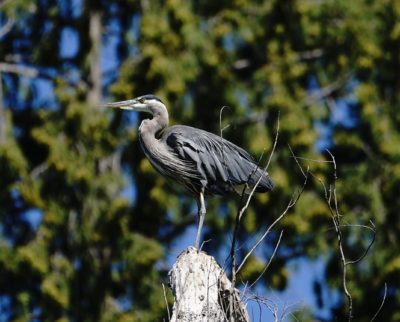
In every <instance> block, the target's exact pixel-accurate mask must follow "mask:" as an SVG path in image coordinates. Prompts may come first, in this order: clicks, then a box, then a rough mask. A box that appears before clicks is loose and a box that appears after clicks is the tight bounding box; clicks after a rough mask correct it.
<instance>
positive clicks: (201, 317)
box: [169, 247, 250, 322]
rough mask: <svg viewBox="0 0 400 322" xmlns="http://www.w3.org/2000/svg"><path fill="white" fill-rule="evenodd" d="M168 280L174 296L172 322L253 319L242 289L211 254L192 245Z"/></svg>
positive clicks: (241, 321)
mask: <svg viewBox="0 0 400 322" xmlns="http://www.w3.org/2000/svg"><path fill="white" fill-rule="evenodd" d="M169 279H170V286H171V288H172V292H173V295H174V305H173V309H172V317H171V320H170V321H171V322H222V321H237V322H249V321H250V319H249V317H248V314H247V310H246V306H245V304H244V303H243V302H242V301H241V299H240V296H239V291H238V290H237V289H234V288H232V283H231V282H230V280H229V279H228V277H227V276H226V275H225V272H224V271H223V269H222V268H221V266H219V265H218V263H217V262H216V261H215V259H214V258H213V257H212V256H209V255H207V254H206V253H204V252H198V251H197V249H195V248H194V247H189V248H188V249H186V250H185V251H184V252H182V253H181V254H180V255H179V257H178V259H177V261H176V262H175V264H174V266H173V267H172V269H171V271H170V272H169ZM232 307H233V310H232V309H231V308H232ZM232 311H233V312H232Z"/></svg>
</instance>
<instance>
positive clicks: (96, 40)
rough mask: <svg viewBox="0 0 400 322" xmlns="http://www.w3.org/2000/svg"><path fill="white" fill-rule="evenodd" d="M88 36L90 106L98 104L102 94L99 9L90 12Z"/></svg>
mask: <svg viewBox="0 0 400 322" xmlns="http://www.w3.org/2000/svg"><path fill="white" fill-rule="evenodd" d="M89 36H90V42H91V45H92V48H91V51H90V55H89V59H90V61H89V65H90V66H89V79H90V83H91V89H90V91H89V95H88V99H89V103H90V105H92V106H100V103H101V96H102V74H101V61H100V57H101V14H100V12H99V11H92V12H91V13H90V21H89Z"/></svg>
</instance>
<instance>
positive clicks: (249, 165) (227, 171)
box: [163, 126, 272, 193]
mask: <svg viewBox="0 0 400 322" xmlns="http://www.w3.org/2000/svg"><path fill="white" fill-rule="evenodd" d="M167 131H168V132H167V133H165V135H164V136H163V138H164V139H165V141H166V143H167V144H168V146H169V147H170V148H171V149H172V150H173V152H174V153H176V154H177V155H178V156H179V158H181V159H182V160H185V161H189V162H193V163H194V164H195V166H196V168H197V171H198V172H199V174H200V175H201V177H202V178H203V180H204V182H206V183H207V184H208V186H209V187H211V189H212V190H213V192H214V193H224V192H227V191H230V190H232V189H233V188H234V186H237V185H243V184H245V183H248V184H250V185H253V184H255V183H256V182H257V181H258V179H259V178H260V177H262V180H261V182H260V184H259V187H258V191H266V190H270V189H272V183H271V181H270V179H269V177H268V176H267V175H266V174H265V173H264V171H263V170H262V169H260V168H259V167H258V166H257V164H256V163H255V162H254V160H253V158H252V157H251V156H250V155H249V154H248V153H247V152H246V151H245V150H243V149H242V148H240V147H238V146H236V145H234V144H233V143H231V142H229V141H227V140H225V139H223V138H221V137H219V136H217V135H215V134H212V133H209V132H206V131H203V130H200V129H196V128H192V127H187V126H173V127H171V128H169V129H168V130H167ZM217 190H218V191H217Z"/></svg>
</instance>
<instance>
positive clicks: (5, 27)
mask: <svg viewBox="0 0 400 322" xmlns="http://www.w3.org/2000/svg"><path fill="white" fill-rule="evenodd" d="M14 22H15V20H14V19H13V18H8V19H7V21H6V23H5V24H4V25H2V26H1V27H0V38H2V37H3V36H5V35H6V34H8V33H9V32H10V30H11V28H12V27H13V26H14Z"/></svg>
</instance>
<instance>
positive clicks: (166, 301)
mask: <svg viewBox="0 0 400 322" xmlns="http://www.w3.org/2000/svg"><path fill="white" fill-rule="evenodd" d="M161 285H162V288H163V294H164V301H165V305H166V306H167V313H168V321H171V314H170V312H169V306H168V300H167V292H166V291H165V285H164V283H161Z"/></svg>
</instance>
